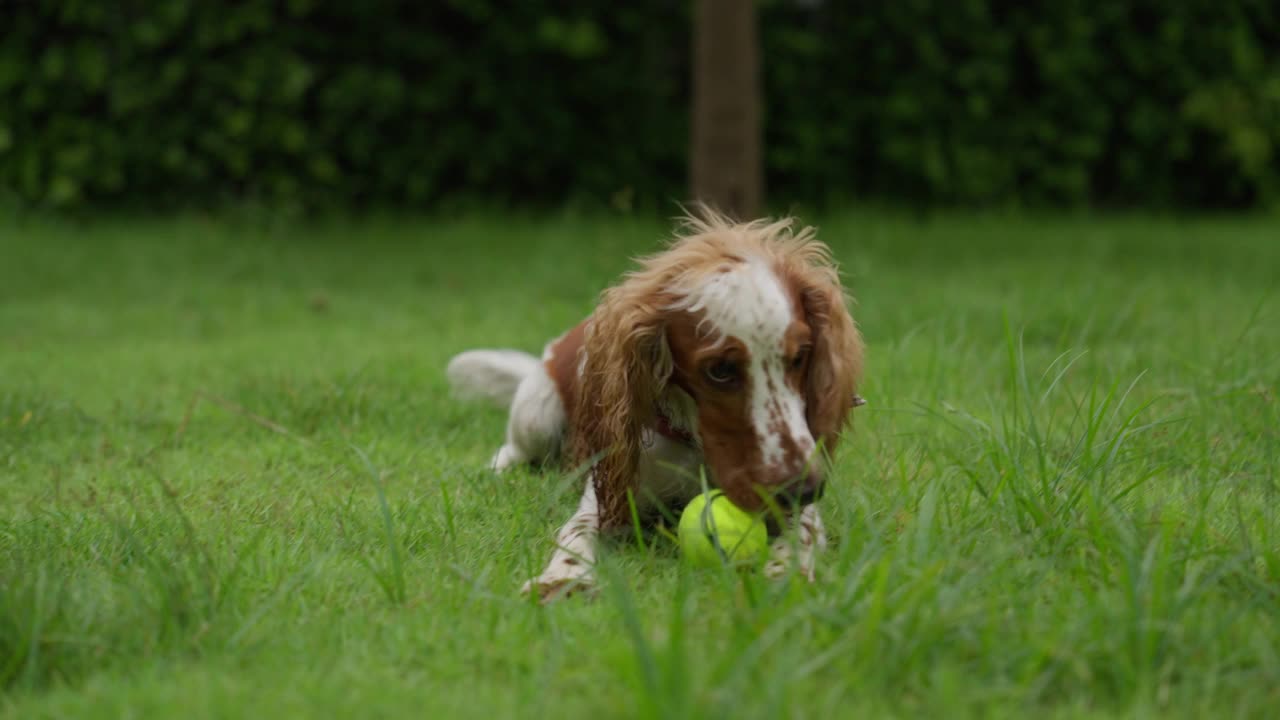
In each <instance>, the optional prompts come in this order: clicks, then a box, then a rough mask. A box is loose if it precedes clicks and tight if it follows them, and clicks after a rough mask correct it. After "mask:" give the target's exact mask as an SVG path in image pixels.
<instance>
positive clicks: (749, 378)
mask: <svg viewBox="0 0 1280 720" xmlns="http://www.w3.org/2000/svg"><path fill="white" fill-rule="evenodd" d="M684 309H686V310H689V311H690V312H702V314H703V317H704V318H705V322H707V323H708V324H709V325H710V326H711V328H712V329H714V331H715V332H717V333H718V334H719V335H720V336H721V338H724V337H733V338H736V339H737V340H739V341H740V342H742V344H743V345H745V346H746V348H747V352H748V353H749V354H750V359H749V361H748V363H747V367H745V368H743V370H744V372H745V376H746V383H747V387H748V391H749V393H750V397H751V424H752V429H753V430H754V432H755V435H756V437H757V439H758V440H759V442H760V450H761V454H762V455H763V460H764V462H765V463H766V464H769V465H777V464H779V463H781V462H782V461H783V458H784V456H785V451H784V448H783V440H784V438H787V439H790V441H791V442H792V443H793V444H794V445H795V446H796V447H797V448H799V450H800V451H801V452H802V453H803V454H804V455H805V456H806V457H807V456H808V454H809V453H810V452H811V451H812V450H813V447H814V442H813V436H812V435H811V434H810V433H809V427H808V423H807V422H806V421H805V414H804V398H803V397H801V395H800V393H798V392H796V391H795V390H793V389H791V388H790V387H788V386H787V382H786V368H787V361H788V358H786V357H785V356H784V354H783V353H784V351H785V339H786V333H787V328H789V327H790V326H791V322H792V320H793V318H794V314H793V307H792V303H791V298H790V297H789V296H788V295H787V293H786V291H785V290H784V289H783V287H782V283H781V282H780V281H779V280H778V277H777V275H776V274H775V273H774V272H773V269H772V268H771V267H770V266H769V265H768V263H766V262H765V261H764V260H761V259H759V258H748V259H747V261H746V262H744V263H742V264H740V265H736V266H733V267H731V268H730V269H728V271H727V272H721V273H717V274H715V275H712V276H711V277H710V278H708V279H707V281H706V282H705V283H703V285H702V286H701V287H699V288H697V289H696V290H694V291H693V292H692V293H690V294H689V297H688V300H687V302H686V303H685V304H684Z"/></svg>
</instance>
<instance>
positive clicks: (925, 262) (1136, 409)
mask: <svg viewBox="0 0 1280 720" xmlns="http://www.w3.org/2000/svg"><path fill="white" fill-rule="evenodd" d="M819 224H820V225H821V227H822V236H823V237H824V238H825V239H826V240H827V241H828V242H830V243H831V244H832V245H833V246H834V247H835V249H836V253H837V255H838V257H839V258H840V259H841V261H842V264H843V267H844V269H845V271H846V274H847V276H848V279H849V281H850V283H851V286H852V287H853V290H854V293H855V294H856V296H857V297H858V305H857V307H856V314H857V316H858V317H859V319H860V322H861V324H862V327H863V330H864V332H865V334H866V336H867V340H868V343H869V358H868V360H869V363H868V378H867V382H866V385H865V388H864V395H866V397H867V398H868V399H869V400H870V403H871V404H870V405H869V406H868V407H866V408H863V409H861V410H859V411H858V417H857V431H856V434H855V436H854V437H853V438H851V439H850V440H849V441H848V442H847V443H846V444H845V446H844V452H843V454H842V456H841V459H840V461H839V467H838V473H837V477H838V478H839V479H838V481H836V482H835V483H834V487H833V488H832V490H831V492H830V493H829V494H828V498H827V499H826V500H824V507H825V510H824V516H825V518H826V521H827V524H828V527H829V530H830V531H831V533H832V536H833V537H832V540H833V548H832V549H831V551H830V552H829V554H828V555H827V556H826V557H825V559H824V561H823V562H822V564H821V565H820V570H819V575H820V577H819V582H818V583H817V584H816V585H813V586H808V585H806V584H803V583H799V582H795V583H779V584H771V583H768V582H764V581H762V580H760V579H758V578H755V577H746V578H744V579H742V580H739V579H737V578H736V577H734V576H732V575H730V574H723V573H701V574H698V573H690V572H686V571H684V570H682V567H681V565H680V563H679V561H678V558H677V557H676V555H675V554H674V553H673V551H672V549H671V548H670V547H669V546H667V545H665V544H664V543H663V541H662V539H661V537H660V536H651V537H648V538H646V542H648V543H650V546H649V547H642V546H639V545H637V544H636V543H635V542H631V543H627V542H613V543H611V544H610V545H609V546H608V549H607V552H606V553H605V559H604V562H603V566H602V568H601V571H602V574H603V587H602V591H601V594H600V596H599V597H598V598H597V599H595V600H594V601H590V602H589V601H583V600H576V599H575V600H571V601H568V602H564V603H560V604H556V605H552V606H549V607H545V608H544V607H538V606H536V605H533V604H530V603H529V602H527V601H525V600H523V599H522V598H521V597H519V595H518V593H517V589H518V587H519V584H520V582H521V581H522V580H523V579H524V578H526V577H528V576H529V575H530V574H532V573H536V572H537V571H538V570H540V569H541V563H543V562H544V561H545V560H546V558H547V557H548V553H549V552H550V549H551V540H552V534H553V532H554V530H555V528H556V526H557V525H558V524H559V523H560V522H562V521H563V520H565V519H566V518H567V517H568V515H569V514H570V512H571V511H572V508H573V507H574V506H575V504H576V501H577V498H576V493H575V490H576V487H571V486H569V485H568V479H567V478H565V477H563V476H560V475H555V474H549V475H536V474H531V473H514V474H511V475H509V476H503V477H495V476H494V475H492V474H491V473H489V472H488V471H486V469H485V462H486V460H487V459H488V457H489V454H490V453H491V452H492V451H493V450H494V449H495V448H496V447H497V444H498V442H499V440H500V438H501V434H502V430H503V425H504V418H505V416H504V413H503V412H502V411H500V410H498V409H494V408H489V407H484V406H476V405H465V404H461V403H458V402H455V401H453V400H451V399H450V397H449V394H448V391H447V388H446V386H445V382H444V374H443V368H444V365H445V363H446V362H447V360H448V358H449V357H450V356H451V355H452V354H453V353H455V352H457V351H459V350H462V349H465V348H469V347H475V346H510V347H520V348H525V349H528V350H531V351H537V350H539V349H540V347H541V344H542V343H543V341H544V340H546V339H547V338H548V337H550V336H552V335H554V334H556V333H558V332H560V331H561V330H562V329H564V328H565V327H567V326H568V325H570V324H571V323H573V322H575V321H577V320H578V319H579V318H580V317H581V316H582V315H583V314H584V313H585V312H587V311H588V310H589V309H590V307H591V304H592V301H593V298H594V297H595V294H596V293H597V292H598V291H599V290H600V289H601V288H602V287H603V286H604V284H605V283H607V282H609V281H610V280H611V279H612V278H614V277H615V276H616V274H617V273H618V272H620V271H621V270H623V269H624V268H625V267H626V266H627V260H628V256H630V255H631V254H633V253H636V252H641V251H647V250H650V249H652V248H653V247H655V244H656V242H657V241H658V240H659V239H660V238H661V237H662V236H663V234H664V233H665V232H666V230H667V228H668V226H667V225H666V224H664V223H662V222H658V221H656V220H654V221H641V220H627V219H621V220H619V219H581V218H553V219H541V220H537V219H520V218H514V217H512V218H505V219H504V218H493V219H479V218H477V219H473V220H468V221H448V222H439V223H437V222H431V221H428V220H385V219H384V220H369V221H366V222H348V223H338V222H332V223H325V224H323V225H320V226H311V227H308V226H298V225H290V224H287V223H274V224H273V223H266V222H260V223H249V222H236V221H231V220H218V221H209V220H201V219H198V218H187V219H181V220H165V221H159V220H157V221H132V222H125V221H102V222H97V223H89V224H77V223H73V222H71V221H65V222H54V221H13V220H9V221H4V222H3V224H0V713H2V714H4V715H7V716H11V717H15V718H38V717H68V718H88V717H179V716H182V717H188V716H189V717H193V718H202V717H236V716H243V717H263V718H285V717H358V718H372V717H416V718H422V717H425V718H436V717H440V718H443V717H476V718H493V717H510V716H528V717H552V715H551V713H552V712H553V711H554V712H555V715H554V717H606V718H607V717H634V716H641V717H664V718H671V717H687V716H701V717H716V718H727V717H734V718H753V717H770V718H772V717H779V716H786V717H807V718H824V717H829V716H830V717H877V716H881V715H891V716H915V717H929V718H942V717H946V718H954V717H964V716H968V715H971V714H973V715H977V714H982V715H990V714H998V715H1003V716H1018V717H1092V716H1133V715H1135V714H1137V715H1153V716H1160V717H1170V716H1183V715H1186V716H1199V717H1214V718H1225V717H1274V713H1275V712H1276V708H1278V707H1280V518H1278V517H1277V512H1278V511H1277V507H1278V505H1277V503H1278V501H1280V483H1278V474H1277V470H1276V466H1277V462H1278V461H1280V403H1278V402H1277V394H1280V297H1277V289H1278V288H1280V222H1277V221H1276V220H1275V219H1265V218H1259V219H1250V220H1244V219H1219V220H1208V219H1201V220H1173V219H1152V218H1135V217H1123V218H1110V219H1085V218H1039V219H1019V218H1009V217H995V216H991V217H978V216H940V217H935V218H933V219H931V220H928V221H916V220H911V219H906V218H901V217H894V216H888V215H880V214H844V215H837V216H832V217H827V218H823V219H821V221H820V223H819Z"/></svg>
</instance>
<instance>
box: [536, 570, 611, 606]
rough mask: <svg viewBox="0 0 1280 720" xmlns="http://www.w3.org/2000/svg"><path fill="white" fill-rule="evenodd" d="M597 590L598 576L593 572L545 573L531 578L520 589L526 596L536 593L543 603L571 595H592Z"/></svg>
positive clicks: (539, 600)
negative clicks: (574, 573)
mask: <svg viewBox="0 0 1280 720" xmlns="http://www.w3.org/2000/svg"><path fill="white" fill-rule="evenodd" d="M595 592H596V577H595V574H594V573H592V572H589V571H588V572H583V573H579V574H577V575H566V574H563V573H550V572H547V573H543V574H542V575H540V576H538V577H537V578H535V579H533V580H530V581H528V582H526V583H525V584H524V587H522V588H521V589H520V593H521V594H523V595H525V596H526V597H527V596H529V595H536V596H537V598H538V602H541V603H543V604H546V603H549V602H552V601H554V600H559V599H561V598H565V597H569V596H570V595H582V596H587V597H590V596H592V595H595Z"/></svg>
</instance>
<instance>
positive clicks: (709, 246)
mask: <svg viewBox="0 0 1280 720" xmlns="http://www.w3.org/2000/svg"><path fill="white" fill-rule="evenodd" d="M686 230H687V232H686V233H685V234H683V236H682V237H680V238H678V239H677V240H676V242H675V243H674V244H673V245H672V246H671V247H670V248H669V249H667V250H666V251H664V252H662V253H659V254H657V255H654V256H651V257H649V258H646V259H644V260H643V261H642V264H641V267H640V269H639V270H637V271H636V272H634V273H631V274H630V275H628V276H627V277H626V278H625V279H624V281H623V282H622V283H620V284H619V285H617V286H615V287H613V288H611V289H609V290H607V291H606V292H605V294H604V296H603V298H602V302H601V304H600V306H599V307H598V308H597V311H596V313H595V314H594V315H593V317H592V320H591V324H590V328H589V332H588V337H587V341H586V345H585V356H584V359H583V372H582V387H581V395H580V397H581V403H580V405H579V412H578V413H576V415H577V422H576V433H575V437H576V443H575V447H576V448H577V450H578V453H577V455H578V457H579V459H581V460H590V459H594V460H596V464H595V469H594V472H595V473H596V486H597V493H598V495H599V496H600V500H601V501H602V504H604V505H606V508H604V509H606V510H607V506H608V505H609V504H610V503H611V502H612V503H613V504H618V503H625V494H624V493H620V492H619V491H622V490H625V489H626V488H627V487H629V482H630V480H631V479H632V478H633V477H634V472H635V468H636V463H637V460H638V454H639V450H640V442H641V436H642V433H643V431H644V429H645V428H646V427H652V424H653V422H654V421H655V419H656V416H657V414H658V413H659V412H663V413H666V414H667V415H668V416H670V418H671V420H672V421H673V422H676V423H677V424H679V425H681V426H682V427H684V428H686V429H688V430H690V431H691V432H692V433H693V434H694V435H695V437H696V438H697V440H698V443H699V444H700V445H701V447H702V450H703V454H704V456H705V458H706V462H707V466H708V469H709V470H710V476H711V480H712V481H713V482H714V484H715V485H716V486H718V487H719V488H721V489H722V490H723V491H724V493H725V494H726V495H727V496H728V497H729V498H730V499H731V500H732V501H733V502H734V503H735V504H737V505H739V506H741V507H743V508H746V509H760V508H762V507H764V506H765V505H766V504H767V503H768V502H769V499H770V498H772V499H774V500H776V501H778V502H779V503H780V504H782V505H788V504H804V503H807V502H811V501H812V500H813V499H815V498H816V497H817V496H818V495H819V494H820V493H821V491H822V488H823V484H824V482H825V464H826V463H825V462H824V457H823V454H824V453H830V452H831V451H832V450H833V449H834V446H835V444H836V441H837V439H838V437H839V434H840V432H841V431H842V430H843V428H844V426H845V423H846V421H847V419H848V417H849V411H850V409H851V408H852V407H853V404H854V396H855V393H856V391H857V384H858V382H859V379H860V376H861V371H862V354H863V347H862V339H861V336H860V334H859V332H858V330H857V327H856V325H855V324H854V322H853V319H852V317H850V315H849V312H848V309H847V307H846V298H845V294H844V291H843V289H842V287H841V285H840V282H839V278H838V276H837V273H836V270H835V268H834V265H833V263H832V261H831V257H830V253H829V251H828V249H827V248H826V246H825V245H823V244H821V243H819V242H818V241H817V240H816V239H815V238H814V233H813V230H812V229H810V228H805V229H803V230H801V231H799V232H793V231H792V224H791V221H789V220H781V221H776V222H768V221H756V222H753V223H746V224H734V223H731V222H729V221H727V220H725V219H724V218H721V217H719V216H716V215H714V214H710V213H707V214H706V215H704V216H703V217H700V218H690V219H688V220H687V223H686ZM620 494H622V495H623V496H622V497H619V495H620ZM610 498H612V501H611V500H610ZM614 510H615V511H619V512H620V511H622V510H623V508H621V507H618V508H614Z"/></svg>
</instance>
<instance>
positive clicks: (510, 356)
mask: <svg viewBox="0 0 1280 720" xmlns="http://www.w3.org/2000/svg"><path fill="white" fill-rule="evenodd" d="M541 364H542V363H541V361H539V360H538V358H536V357H534V356H532V355H530V354H529V353H525V352H520V351H519V350H468V351H466V352H464V353H461V354H459V355H455V356H454V358H453V359H452V360H450V361H449V368H448V370H447V374H448V376H449V384H450V385H452V386H453V391H454V393H455V394H456V395H458V396H459V397H462V398H469V399H482V400H488V401H489V402H492V403H494V404H495V405H501V406H503V407H505V406H507V405H510V404H511V398H513V397H515V394H516V388H517V387H519V386H520V381H521V380H523V379H525V377H526V376H528V375H529V374H530V373H533V372H536V371H537V370H538V368H539V366H540V365H541Z"/></svg>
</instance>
